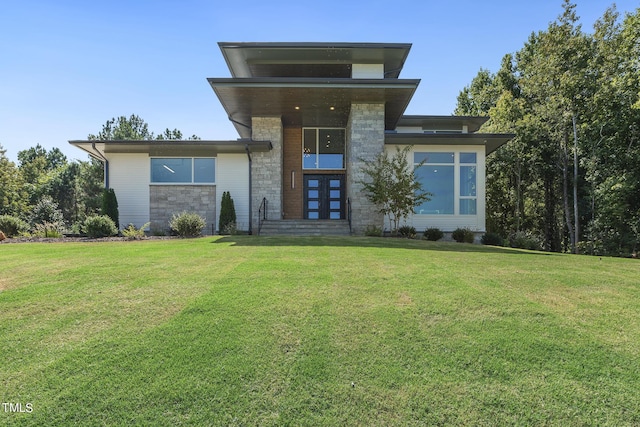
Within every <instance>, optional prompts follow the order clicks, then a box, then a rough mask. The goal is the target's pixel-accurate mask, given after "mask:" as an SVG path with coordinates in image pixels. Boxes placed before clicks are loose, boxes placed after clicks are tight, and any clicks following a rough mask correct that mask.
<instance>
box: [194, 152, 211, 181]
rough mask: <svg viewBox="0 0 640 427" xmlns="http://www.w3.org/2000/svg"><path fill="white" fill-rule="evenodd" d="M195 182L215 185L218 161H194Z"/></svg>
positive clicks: (209, 159)
mask: <svg viewBox="0 0 640 427" xmlns="http://www.w3.org/2000/svg"><path fill="white" fill-rule="evenodd" d="M193 182H195V183H198V184H204V183H206V184H213V183H215V182H216V159H213V158H207V159H193Z"/></svg>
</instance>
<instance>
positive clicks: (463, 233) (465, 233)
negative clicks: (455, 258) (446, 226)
mask: <svg viewBox="0 0 640 427" xmlns="http://www.w3.org/2000/svg"><path fill="white" fill-rule="evenodd" d="M451 237H452V238H453V240H455V241H456V242H458V243H473V240H474V237H475V236H474V234H473V231H471V230H469V229H468V228H456V229H455V230H453V233H451Z"/></svg>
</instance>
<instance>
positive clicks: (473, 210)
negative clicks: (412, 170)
mask: <svg viewBox="0 0 640 427" xmlns="http://www.w3.org/2000/svg"><path fill="white" fill-rule="evenodd" d="M413 161H414V163H415V165H416V178H417V179H418V181H420V183H421V184H422V188H423V189H424V190H425V191H427V192H429V193H431V195H430V196H429V197H430V199H431V200H429V201H427V202H424V203H423V204H421V205H420V206H418V207H417V208H416V210H415V213H416V214H419V215H453V214H456V213H457V214H459V215H477V193H478V188H477V153H454V152H416V153H414V155H413ZM422 162H424V163H423V164H422V165H421V166H418V165H420V163H422ZM456 182H458V184H457V186H458V187H457V188H455V187H456V184H455V183H456ZM456 203H457V204H458V205H457V207H456ZM456 209H457V210H456Z"/></svg>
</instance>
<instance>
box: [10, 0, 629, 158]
mask: <svg viewBox="0 0 640 427" xmlns="http://www.w3.org/2000/svg"><path fill="white" fill-rule="evenodd" d="M576 3H577V5H578V8H577V12H578V15H579V16H580V17H581V23H582V24H583V29H584V30H585V31H587V32H591V29H592V25H593V23H594V22H595V20H596V19H597V18H599V17H600V16H602V14H603V12H604V11H605V9H606V8H607V7H608V6H609V5H611V4H612V2H609V1H606V0H577V1H576ZM616 4H617V6H618V11H619V12H621V13H622V14H623V13H624V12H633V11H634V10H635V9H636V8H637V7H638V6H639V4H638V1H637V0H633V1H632V0H619V1H617V2H616ZM312 5H313V6H312ZM561 12H562V1H561V0H538V1H535V2H530V1H519V0H489V1H477V0H448V1H442V0H421V1H417V0H415V1H403V0H399V1H388V0H384V1H381V0H366V1H350V0H341V1H335V0H324V1H319V2H305V1H299V0H297V1H277V0H276V1H265V0H260V1H254V0H245V1H242V2H238V1H228V0H224V1H219V0H209V1H204V0H202V1H201V0H183V1H178V0H174V1H167V0H129V1H124V0H109V1H104V0H89V1H87V0H56V1H53V0H46V1H38V0H22V1H5V2H3V5H2V7H1V8H0V144H2V146H3V147H4V148H5V149H6V150H7V155H8V156H9V158H10V159H12V160H14V161H15V160H16V158H17V153H18V151H20V150H24V149H27V148H29V147H32V146H35V145H36V144H38V143H39V144H40V145H42V146H44V147H45V148H47V149H51V148H53V147H58V148H60V149H61V150H62V151H63V152H64V153H65V154H66V155H67V156H68V157H69V158H70V159H74V158H79V159H83V160H84V159H86V156H85V155H84V154H83V153H82V152H81V151H80V150H77V149H75V148H73V147H71V146H70V145H69V144H68V143H67V141H68V140H70V139H86V137H87V135H88V134H90V133H97V132H99V131H100V129H101V128H102V125H103V124H104V123H105V121H106V120H108V119H110V118H111V117H114V116H120V115H127V116H128V115H131V114H137V115H139V116H140V117H142V118H143V119H144V120H145V121H146V122H147V123H148V124H149V127H150V129H151V130H152V131H154V132H155V133H159V132H162V131H163V130H164V129H165V128H167V127H169V128H171V129H173V128H177V129H179V130H181V131H182V132H183V134H184V135H185V137H186V136H189V135H192V134H196V135H198V136H200V137H201V138H203V139H235V138H237V137H238V135H237V134H236V132H235V129H234V127H233V126H232V125H231V123H229V121H228V120H227V117H226V114H225V112H224V110H223V109H222V108H221V107H220V105H219V102H218V99H217V97H216V96H215V94H214V92H213V91H212V90H211V88H210V87H209V86H208V84H207V81H206V78H207V77H228V76H229V71H228V69H227V67H226V65H225V62H224V60H223V58H222V55H221V54H220V50H219V48H218V46H217V42H219V41H232V42H253V41H264V42H280V41H296V42H297V41H300V42H304V41H315V42H389V43H412V44H413V47H412V49H411V52H410V53H409V57H408V59H407V62H406V64H405V67H404V70H403V72H402V74H401V77H402V78H419V79H422V82H421V83H420V86H419V88H418V90H417V91H416V93H415V95H414V97H413V100H412V102H411V104H410V106H409V108H408V110H407V113H408V114H445V115H448V114H451V113H452V112H453V110H454V108H455V103H456V97H457V95H458V93H459V91H460V90H461V89H462V88H463V87H464V86H466V85H468V84H469V83H470V82H471V79H472V78H473V77H474V76H475V75H476V74H477V72H478V70H479V69H480V68H486V69H489V70H491V71H493V72H495V71H497V69H498V68H499V65H500V60H501V59H502V57H503V56H504V54H506V53H512V52H515V51H517V50H519V49H520V48H522V46H523V45H524V43H525V41H526V40H527V38H528V36H529V35H530V34H531V33H532V32H537V31H539V30H544V29H546V28H547V26H548V24H549V22H551V21H553V20H555V19H556V17H557V16H558V15H560V14H561Z"/></svg>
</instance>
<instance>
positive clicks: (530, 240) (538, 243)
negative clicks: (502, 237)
mask: <svg viewBox="0 0 640 427" xmlns="http://www.w3.org/2000/svg"><path fill="white" fill-rule="evenodd" d="M509 246H511V247H512V248H519V249H529V250H532V251H540V250H542V239H541V238H540V237H538V236H535V235H533V234H531V233H526V232H524V231H518V232H516V233H513V234H512V235H510V236H509Z"/></svg>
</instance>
